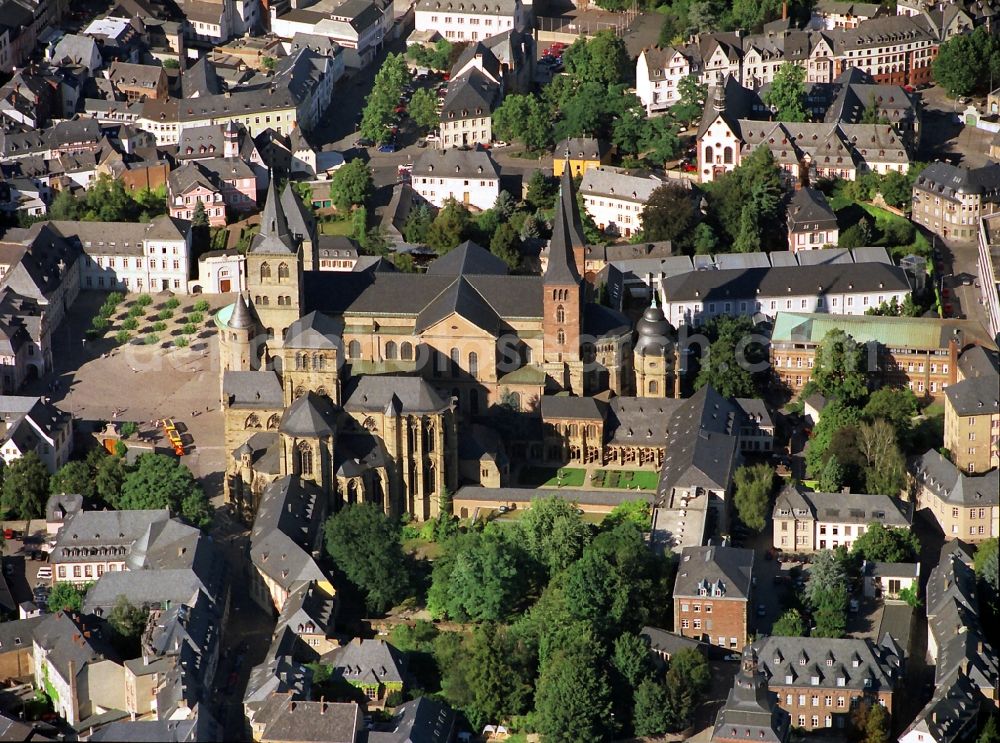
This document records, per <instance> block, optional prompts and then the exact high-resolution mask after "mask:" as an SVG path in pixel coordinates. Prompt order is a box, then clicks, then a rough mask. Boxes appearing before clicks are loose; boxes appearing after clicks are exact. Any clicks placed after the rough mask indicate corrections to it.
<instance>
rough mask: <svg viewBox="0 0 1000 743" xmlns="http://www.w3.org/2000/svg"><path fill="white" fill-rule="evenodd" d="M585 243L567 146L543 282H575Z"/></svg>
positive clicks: (578, 273) (577, 277)
mask: <svg viewBox="0 0 1000 743" xmlns="http://www.w3.org/2000/svg"><path fill="white" fill-rule="evenodd" d="M586 245H587V243H586V241H585V240H584V238H583V224H582V223H581V221H580V210H579V209H578V208H577V204H576V194H575V193H574V191H573V176H572V173H571V171H570V164H569V151H568V150H567V152H566V164H565V165H564V166H563V172H562V180H561V181H560V183H559V197H558V200H557V201H556V213H555V217H554V218H553V220H552V239H551V240H549V262H548V265H547V266H546V267H545V274H544V275H543V277H542V279H543V281H544V283H546V284H570V283H572V284H579V283H580V269H582V268H583V265H582V264H583V254H584V250H585V248H586Z"/></svg>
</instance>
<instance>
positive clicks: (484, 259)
mask: <svg viewBox="0 0 1000 743" xmlns="http://www.w3.org/2000/svg"><path fill="white" fill-rule="evenodd" d="M426 273H429V274H442V275H445V276H461V275H463V274H479V275H484V274H489V275H493V276H505V275H506V274H507V264H506V263H504V262H503V261H502V260H500V259H499V258H497V257H496V256H495V255H493V253H491V252H490V251H488V250H487V249H486V248H483V247H481V246H479V245H477V244H476V243H474V242H472V241H471V240H466V241H465V242H464V243H462V244H461V245H459V246H458V247H457V248H455V249H454V250H450V251H448V252H447V253H445V254H444V255H443V256H441V257H440V258H436V259H434V260H433V261H432V262H431V263H430V265H429V266H427V271H426Z"/></svg>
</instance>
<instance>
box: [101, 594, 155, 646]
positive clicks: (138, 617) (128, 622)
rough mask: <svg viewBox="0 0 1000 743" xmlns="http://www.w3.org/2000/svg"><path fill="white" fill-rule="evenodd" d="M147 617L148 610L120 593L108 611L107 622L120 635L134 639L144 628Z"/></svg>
mask: <svg viewBox="0 0 1000 743" xmlns="http://www.w3.org/2000/svg"><path fill="white" fill-rule="evenodd" d="M148 617H149V612H148V611H143V610H142V609H140V608H139V607H137V606H135V605H134V604H132V602H130V601H129V600H128V596H125V595H124V594H122V595H120V596H119V597H118V598H117V599H116V600H115V605H114V606H113V607H111V611H110V612H109V613H108V624H110V625H111V628H112V629H113V630H114V631H115V632H116V633H118V635H119V636H120V637H122V638H125V639H130V640H135V639H138V638H139V637H140V636H141V635H142V631H143V630H144V629H145V628H146V619H147V618H148Z"/></svg>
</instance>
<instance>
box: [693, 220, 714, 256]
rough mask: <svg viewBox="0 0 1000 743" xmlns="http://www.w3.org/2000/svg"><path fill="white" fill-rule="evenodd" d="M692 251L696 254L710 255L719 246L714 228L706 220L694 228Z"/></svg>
mask: <svg viewBox="0 0 1000 743" xmlns="http://www.w3.org/2000/svg"><path fill="white" fill-rule="evenodd" d="M693 244H694V252H695V253H696V254H697V255H711V254H712V253H714V252H715V249H716V248H717V247H718V246H719V239H718V238H717V237H716V236H715V230H713V229H712V225H710V224H709V223H708V222H702V223H701V224H699V225H698V226H697V227H695V229H694V239H693Z"/></svg>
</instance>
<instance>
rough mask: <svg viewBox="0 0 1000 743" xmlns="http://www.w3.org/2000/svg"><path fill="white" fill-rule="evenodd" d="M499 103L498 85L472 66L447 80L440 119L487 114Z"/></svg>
mask: <svg viewBox="0 0 1000 743" xmlns="http://www.w3.org/2000/svg"><path fill="white" fill-rule="evenodd" d="M499 103H500V86H499V85H497V84H496V83H495V82H493V80H491V79H490V77H489V76H488V75H486V74H485V73H484V72H483V71H482V70H480V69H479V68H478V67H473V68H472V69H470V70H467V71H466V72H463V73H462V74H461V75H459V76H458V77H453V78H452V79H451V80H450V81H449V82H448V93H447V94H446V95H445V98H444V102H443V103H442V104H441V120H442V121H444V120H445V119H466V118H470V117H471V118H481V117H483V116H489V115H491V114H492V113H493V110H494V109H495V108H496V107H497V105H499ZM441 151H442V152H448V150H441ZM472 151H473V150H470V152H472Z"/></svg>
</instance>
